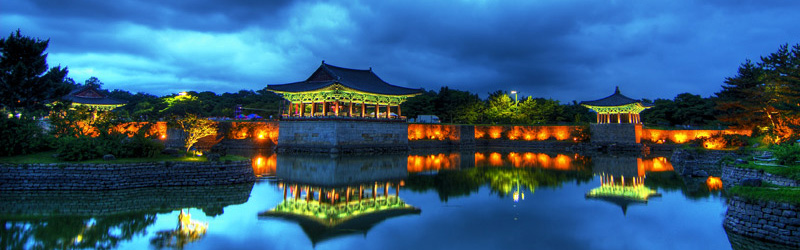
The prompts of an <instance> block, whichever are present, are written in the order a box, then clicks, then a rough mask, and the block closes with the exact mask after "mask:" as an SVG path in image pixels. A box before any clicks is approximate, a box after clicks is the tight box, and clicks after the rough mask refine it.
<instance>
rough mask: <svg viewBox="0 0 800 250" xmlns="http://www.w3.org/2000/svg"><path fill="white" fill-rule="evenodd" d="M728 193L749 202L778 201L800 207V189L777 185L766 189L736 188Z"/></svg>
mask: <svg viewBox="0 0 800 250" xmlns="http://www.w3.org/2000/svg"><path fill="white" fill-rule="evenodd" d="M728 193H729V194H733V195H737V196H739V197H742V198H745V199H749V200H761V201H778V202H787V203H792V204H796V205H800V187H779V186H775V185H768V186H765V187H742V186H735V187H733V188H731V189H730V190H728Z"/></svg>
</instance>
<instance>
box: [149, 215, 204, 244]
mask: <svg viewBox="0 0 800 250" xmlns="http://www.w3.org/2000/svg"><path fill="white" fill-rule="evenodd" d="M207 228H208V223H203V222H199V221H195V220H192V219H191V215H189V214H188V213H184V212H183V210H181V213H180V214H179V215H178V226H177V228H175V230H164V231H159V232H156V236H155V237H153V238H152V239H150V244H152V245H153V246H154V247H156V248H158V249H161V248H176V249H183V247H185V246H186V244H189V243H192V242H195V241H198V240H200V239H201V238H203V236H205V234H206V229H207Z"/></svg>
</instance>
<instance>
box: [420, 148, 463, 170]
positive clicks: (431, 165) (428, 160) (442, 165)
mask: <svg viewBox="0 0 800 250" xmlns="http://www.w3.org/2000/svg"><path fill="white" fill-rule="evenodd" d="M460 161H461V155H459V154H458V153H450V154H432V155H409V156H408V163H407V164H408V165H407V169H408V172H409V173H418V172H425V171H439V170H445V169H456V168H458V166H459V162H460Z"/></svg>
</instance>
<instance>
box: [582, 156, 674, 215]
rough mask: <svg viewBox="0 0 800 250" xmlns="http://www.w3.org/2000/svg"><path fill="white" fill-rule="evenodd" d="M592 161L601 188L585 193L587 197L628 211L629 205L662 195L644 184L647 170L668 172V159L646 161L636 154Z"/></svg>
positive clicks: (595, 158) (598, 157)
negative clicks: (634, 155) (635, 155)
mask: <svg viewBox="0 0 800 250" xmlns="http://www.w3.org/2000/svg"><path fill="white" fill-rule="evenodd" d="M592 161H593V163H594V166H593V167H592V171H593V172H594V174H595V175H596V176H599V177H600V187H597V188H594V189H592V190H590V191H589V192H588V193H586V199H599V200H603V201H608V202H611V203H613V204H616V205H617V206H620V207H621V208H622V214H627V213H628V206H630V205H633V204H647V201H648V199H649V198H650V197H654V196H661V194H659V193H658V192H656V191H655V190H653V189H650V188H648V187H647V186H645V178H646V174H647V172H650V171H654V172H659V171H666V169H667V165H666V164H665V162H664V161H666V159H665V158H661V159H650V160H647V161H644V160H642V158H637V157H611V156H596V157H593V158H592ZM644 162H648V163H649V164H645V163H644ZM671 168H672V165H669V169H670V170H671ZM648 170H649V171H648Z"/></svg>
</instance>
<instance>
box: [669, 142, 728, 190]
mask: <svg viewBox="0 0 800 250" xmlns="http://www.w3.org/2000/svg"><path fill="white" fill-rule="evenodd" d="M726 157H733V158H736V157H740V156H739V155H737V154H736V152H735V151H726V150H686V149H677V150H675V151H674V152H673V153H672V157H670V162H672V166H673V167H674V168H675V172H677V173H678V174H681V175H685V176H696V177H706V176H709V175H711V176H724V174H723V170H722V166H721V164H720V161H722V159H724V158H726ZM723 183H725V184H726V185H727V184H728V182H727V181H725V179H724V177H723ZM736 183H738V182H736Z"/></svg>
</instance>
